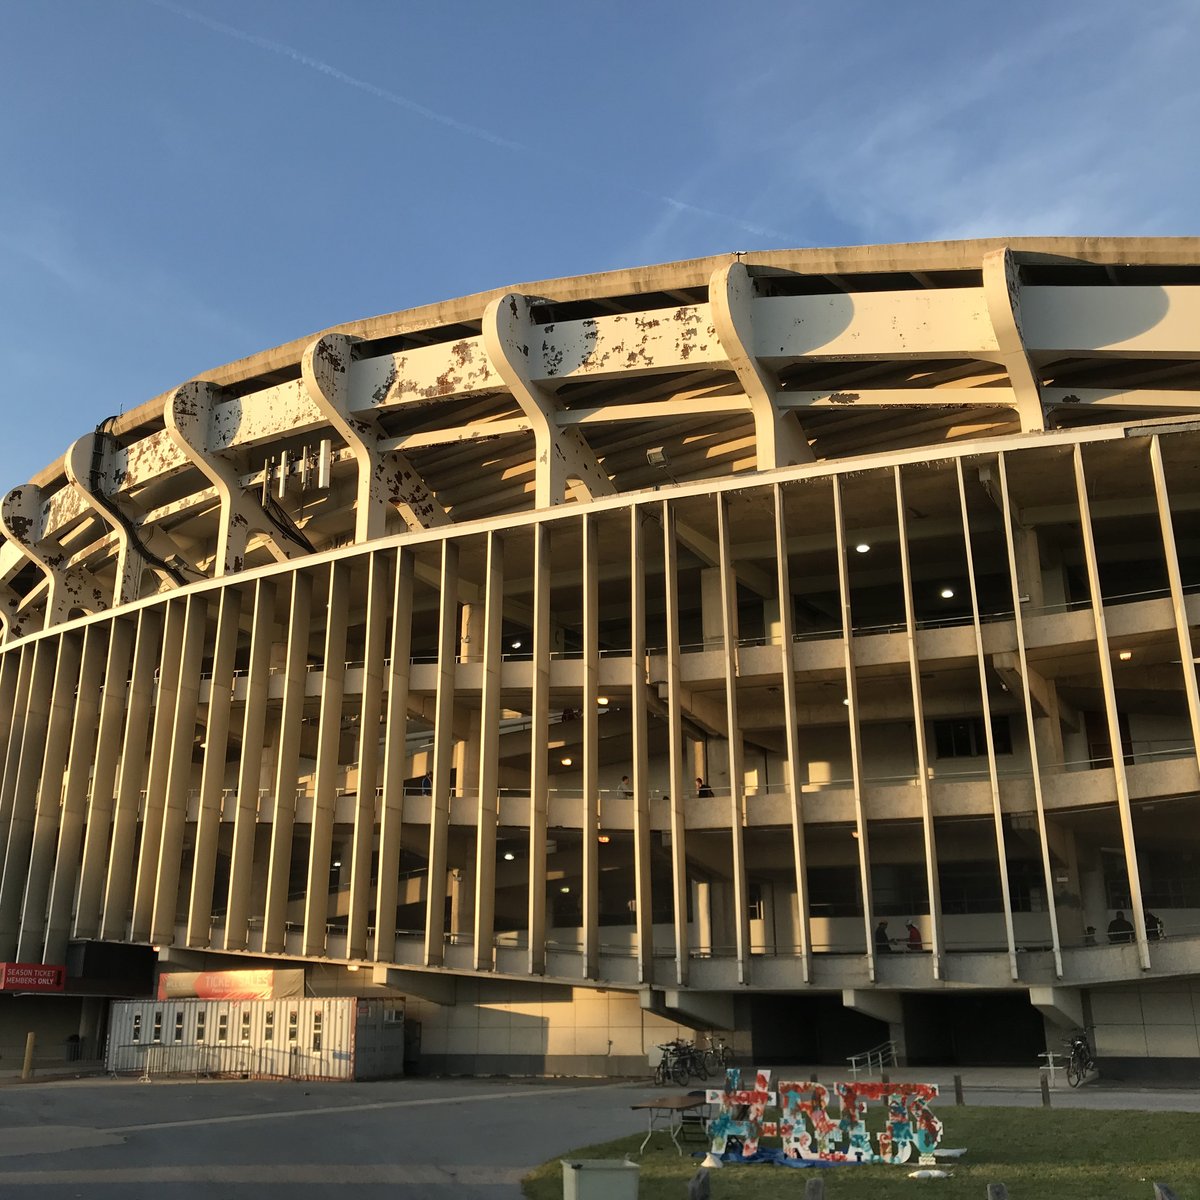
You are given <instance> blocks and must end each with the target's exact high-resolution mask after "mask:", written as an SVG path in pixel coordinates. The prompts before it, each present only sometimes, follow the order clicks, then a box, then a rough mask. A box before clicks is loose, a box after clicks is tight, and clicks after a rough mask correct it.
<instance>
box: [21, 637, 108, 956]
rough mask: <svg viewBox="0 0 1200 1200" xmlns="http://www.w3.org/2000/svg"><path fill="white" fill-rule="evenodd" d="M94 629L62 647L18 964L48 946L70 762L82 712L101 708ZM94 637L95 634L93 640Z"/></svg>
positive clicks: (98, 653)
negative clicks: (52, 881)
mask: <svg viewBox="0 0 1200 1200" xmlns="http://www.w3.org/2000/svg"><path fill="white" fill-rule="evenodd" d="M94 628H95V627H93V628H91V629H88V630H87V631H86V633H85V632H82V631H81V632H76V633H68V634H64V635H63V638H62V641H61V643H60V645H59V650H58V663H57V667H56V672H55V678H54V696H53V698H52V700H51V702H50V721H49V724H48V726H47V729H46V749H45V761H44V765H43V767H42V769H41V781H40V784H39V786H38V789H37V814H36V816H35V817H34V824H33V841H32V844H31V846H30V853H29V870H28V872H27V874H26V878H25V886H24V889H23V892H24V895H23V897H22V900H21V915H20V918H19V926H20V932H19V938H18V941H17V961H18V962H37V960H38V959H39V958H41V957H42V951H43V949H44V945H45V938H44V935H45V932H46V919H47V917H48V915H49V914H48V903H49V895H48V893H49V888H50V879H51V875H52V873H53V871H54V854H55V848H56V845H57V842H58V839H59V833H60V822H61V820H62V819H63V816H64V806H65V801H64V776H65V774H66V767H67V761H68V757H69V754H70V748H71V747H72V746H73V744H74V743H73V733H74V730H75V728H76V724H77V713H79V712H80V711H81V709H82V713H83V715H84V721H85V722H86V712H87V709H88V708H89V707H90V708H91V709H92V710H93V711H94V710H95V707H96V700H97V697H96V693H95V690H94V688H95V682H94V681H95V679H96V678H97V677H98V674H99V667H100V665H102V662H103V653H104V646H103V643H102V641H98V640H97V637H96V636H95V635H94V633H93V630H94ZM89 634H91V635H92V636H91V637H90V638H88V635H89ZM85 656H86V659H87V661H86V662H85V661H84V659H85ZM89 668H90V670H89ZM85 674H86V676H87V677H85ZM89 685H90V686H89ZM89 693H90V695H89ZM93 732H94V731H93ZM10 844H11V843H10ZM76 844H78V843H76ZM46 961H58V962H61V961H62V960H61V959H57V960H55V959H47V960H46Z"/></svg>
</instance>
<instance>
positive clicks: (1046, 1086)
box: [1042, 1071, 1050, 1108]
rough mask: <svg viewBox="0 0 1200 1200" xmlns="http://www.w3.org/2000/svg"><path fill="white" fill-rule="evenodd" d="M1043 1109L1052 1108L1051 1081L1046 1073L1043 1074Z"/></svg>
mask: <svg viewBox="0 0 1200 1200" xmlns="http://www.w3.org/2000/svg"><path fill="white" fill-rule="evenodd" d="M1042 1107H1043V1108H1049V1107H1050V1079H1049V1077H1048V1076H1047V1075H1046V1072H1045V1071H1043V1072H1042Z"/></svg>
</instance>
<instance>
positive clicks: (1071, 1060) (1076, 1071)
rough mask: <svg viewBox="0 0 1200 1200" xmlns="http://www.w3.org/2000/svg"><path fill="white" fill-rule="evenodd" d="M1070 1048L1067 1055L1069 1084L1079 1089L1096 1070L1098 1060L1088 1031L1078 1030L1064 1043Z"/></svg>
mask: <svg viewBox="0 0 1200 1200" xmlns="http://www.w3.org/2000/svg"><path fill="white" fill-rule="evenodd" d="M1063 1045H1064V1046H1069V1047H1070V1052H1069V1054H1068V1055H1067V1082H1068V1083H1069V1084H1070V1085H1071V1086H1072V1087H1078V1086H1079V1085H1080V1084H1081V1083H1082V1082H1083V1081H1084V1079H1086V1078H1087V1076H1088V1074H1089V1073H1090V1072H1092V1071H1094V1070H1095V1069H1096V1058H1095V1055H1093V1053H1092V1044H1091V1042H1090V1041H1089V1040H1088V1035H1087V1030H1086V1029H1077V1030H1075V1032H1074V1033H1073V1034H1071V1036H1070V1037H1069V1038H1067V1039H1066V1040H1065V1041H1064V1042H1063Z"/></svg>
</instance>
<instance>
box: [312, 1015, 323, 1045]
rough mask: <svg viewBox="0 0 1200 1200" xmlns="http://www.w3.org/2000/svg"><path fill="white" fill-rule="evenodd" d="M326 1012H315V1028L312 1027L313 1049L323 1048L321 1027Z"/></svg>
mask: <svg viewBox="0 0 1200 1200" xmlns="http://www.w3.org/2000/svg"><path fill="white" fill-rule="evenodd" d="M323 1018H324V1014H323V1013H321V1012H315V1013H313V1028H312V1048H313V1050H320V1049H321V1027H322V1025H323V1024H324V1019H323Z"/></svg>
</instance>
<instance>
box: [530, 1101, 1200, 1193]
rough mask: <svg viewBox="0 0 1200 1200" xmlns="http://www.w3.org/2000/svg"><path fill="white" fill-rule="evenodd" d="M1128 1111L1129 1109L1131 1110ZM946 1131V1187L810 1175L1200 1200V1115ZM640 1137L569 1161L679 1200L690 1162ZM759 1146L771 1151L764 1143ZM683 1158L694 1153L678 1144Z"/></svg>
mask: <svg viewBox="0 0 1200 1200" xmlns="http://www.w3.org/2000/svg"><path fill="white" fill-rule="evenodd" d="M1134 1103H1136V1101H1134ZM937 1113H938V1116H939V1117H940V1118H941V1119H942V1121H943V1122H944V1123H945V1127H946V1128H945V1133H944V1135H943V1137H942V1143H941V1144H942V1145H943V1146H946V1147H951V1146H965V1147H967V1153H966V1154H965V1155H963V1157H962V1158H960V1159H957V1160H940V1161H939V1163H938V1166H939V1167H940V1168H941V1169H943V1170H946V1171H951V1172H953V1176H954V1177H953V1178H952V1179H930V1180H916V1179H909V1178H908V1173H909V1171H915V1170H917V1169H918V1166H917V1163H916V1162H915V1161H913V1162H909V1163H905V1164H904V1165H903V1166H872V1167H830V1168H818V1169H819V1170H821V1175H822V1178H823V1179H824V1180H825V1194H826V1196H827V1197H828V1200H891V1198H892V1197H901V1196H906V1197H909V1198H910V1200H911V1198H912V1197H913V1196H914V1195H915V1194H916V1193H917V1192H918V1191H920V1190H922V1189H924V1190H929V1191H932V1192H933V1193H935V1194H936V1195H938V1196H940V1197H943V1200H959V1198H960V1197H961V1198H962V1200H966V1198H968V1197H969V1198H970V1200H982V1198H983V1196H984V1194H985V1191H986V1186H987V1184H989V1183H1003V1184H1006V1185H1007V1186H1008V1192H1009V1196H1010V1197H1011V1200H1117V1198H1118V1197H1120V1198H1121V1200H1125V1198H1129V1200H1152V1197H1153V1195H1154V1189H1153V1186H1152V1185H1153V1184H1154V1182H1155V1181H1156V1180H1157V1181H1161V1182H1162V1183H1166V1184H1169V1185H1170V1186H1171V1187H1173V1188H1174V1189H1175V1193H1176V1195H1178V1196H1179V1200H1200V1114H1195V1113H1146V1112H1132V1113H1125V1112H1087V1111H1082V1110H1079V1109H1071V1110H1065V1109H1056V1110H1047V1109H1041V1108H1039V1109H1030V1108H970V1107H967V1108H955V1107H953V1106H952V1105H942V1106H941V1107H940V1108H938V1110H937ZM642 1136H643V1135H642V1134H638V1135H637V1136H635V1137H628V1138H621V1139H620V1140H618V1141H615V1142H606V1143H605V1144H603V1145H600V1146H586V1147H583V1148H581V1149H579V1150H576V1151H573V1152H572V1153H571V1155H570V1156H569V1157H571V1158H623V1157H624V1156H625V1155H626V1154H631V1155H632V1156H633V1158H634V1161H637V1162H640V1163H641V1167H642V1170H641V1188H640V1191H639V1193H638V1195H639V1198H640V1200H683V1198H684V1197H685V1196H686V1195H687V1187H686V1184H687V1180H688V1179H689V1178H690V1177H691V1176H692V1175H693V1174H694V1173H695V1171H696V1169H697V1167H698V1166H699V1160H698V1159H690V1158H687V1157H684V1158H682V1159H681V1158H680V1157H679V1156H678V1155H677V1154H676V1153H675V1147H674V1146H673V1145H672V1144H671V1141H670V1139H669V1138H668V1136H667V1135H666V1134H665V1133H656V1134H655V1135H654V1137H653V1139H652V1140H651V1142H650V1144H649V1145H648V1146H647V1147H646V1153H645V1154H644V1155H643V1156H642V1157H641V1159H638V1158H637V1148H638V1145H639V1144H640V1142H641V1140H642ZM762 1144H763V1145H764V1146H770V1145H772V1144H774V1145H778V1144H779V1142H778V1139H772V1138H763V1139H762ZM684 1147H685V1149H684V1154H685V1156H686V1155H687V1154H688V1153H690V1152H691V1150H692V1149H695V1148H696V1143H692V1144H691V1145H690V1146H689V1144H688V1143H687V1142H685V1143H684ZM812 1174H813V1172H812V1170H794V1169H789V1168H786V1167H774V1166H769V1165H765V1164H764V1165H761V1166H745V1167H744V1166H726V1167H723V1168H721V1170H719V1171H713V1172H712V1173H711V1179H712V1194H713V1197H714V1200H718V1198H722V1200H723V1198H724V1197H730V1198H736V1200H751V1198H758V1197H763V1198H766V1197H770V1198H771V1200H776V1198H779V1200H788V1197H793V1196H796V1197H799V1196H803V1195H804V1185H805V1183H806V1182H807V1181H808V1180H809V1179H810V1178H811V1177H812ZM524 1187H525V1194H526V1196H529V1197H532V1198H533V1200H561V1197H562V1167H561V1164H560V1160H559V1159H558V1158H555V1159H553V1160H551V1161H550V1162H548V1163H543V1164H542V1165H541V1166H540V1167H538V1168H537V1170H536V1171H534V1172H532V1174H530V1175H529V1176H527V1177H526V1179H525V1181H524Z"/></svg>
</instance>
